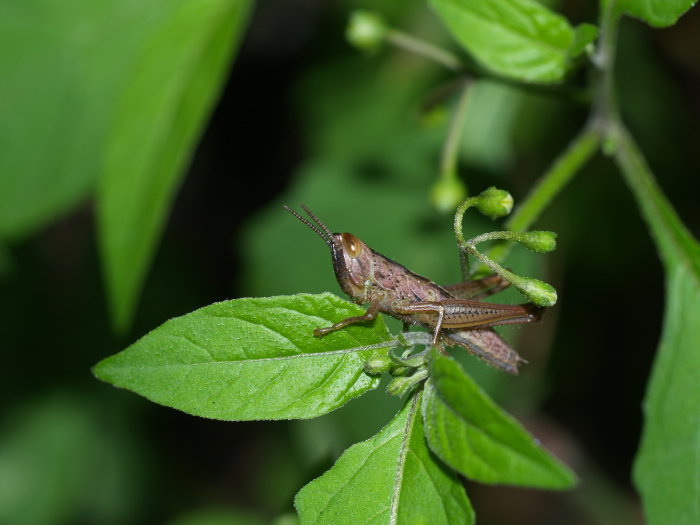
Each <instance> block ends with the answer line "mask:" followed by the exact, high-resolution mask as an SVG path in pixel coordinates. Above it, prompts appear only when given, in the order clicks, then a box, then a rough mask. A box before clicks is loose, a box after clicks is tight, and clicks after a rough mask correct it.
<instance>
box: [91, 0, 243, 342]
mask: <svg viewBox="0 0 700 525" xmlns="http://www.w3.org/2000/svg"><path fill="white" fill-rule="evenodd" d="M250 5H251V2H250V0H202V1H189V0H180V1H172V2H167V3H166V4H165V6H163V8H162V9H161V10H160V11H159V16H158V19H159V23H158V24H157V25H155V26H154V27H153V29H152V31H151V33H150V34H149V35H148V38H146V39H145V41H144V42H143V48H142V51H141V53H140V54H139V56H138V57H137V60H136V61H135V63H134V64H132V65H131V67H130V70H129V81H128V82H127V83H126V84H125V85H124V86H123V89H122V91H121V93H120V96H119V99H118V101H117V104H116V111H115V118H114V120H113V122H112V123H111V126H110V128H109V130H108V131H107V134H106V137H105V140H106V141H107V150H106V152H105V159H104V165H103V170H102V175H101V178H100V180H99V184H98V219H99V228H100V236H99V238H100V241H101V246H100V248H101V252H102V259H103V265H104V271H105V274H106V282H107V287H108V291H109V300H110V305H111V311H112V316H113V320H114V323H115V326H116V327H117V328H118V329H124V328H126V327H127V326H128V324H129V321H130V318H131V315H132V311H133V309H134V306H135V303H136V301H137V298H138V295H139V291H140V289H141V285H142V283H143V280H144V278H145V275H146V272H147V271H148V267H149V264H150V261H151V258H152V256H153V252H154V251H155V247H156V244H157V242H158V238H159V235H160V232H161V230H162V227H163V224H164V223H165V219H166V215H167V213H168V210H169V209H170V204H171V202H172V199H173V197H174V195H175V192H176V190H177V188H178V185H179V182H180V179H181V177H182V174H183V170H184V169H185V167H186V166H187V163H188V161H189V159H190V156H191V153H192V151H193V149H194V146H195V145H196V142H197V139H198V137H199V135H200V133H201V131H202V128H203V125H204V123H205V122H206V118H207V116H208V114H209V111H210V109H211V108H212V106H213V104H214V101H215V100H216V97H217V95H218V93H219V91H220V89H221V86H222V84H223V81H224V78H225V75H226V72H227V71H228V67H229V64H230V60H231V56H232V52H233V50H234V48H235V47H236V45H237V43H238V41H239V39H240V35H241V31H242V30H243V28H244V27H245V22H246V20H247V15H248V11H249V8H250Z"/></svg>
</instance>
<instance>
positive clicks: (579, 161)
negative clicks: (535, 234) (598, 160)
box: [479, 122, 600, 271]
mask: <svg viewBox="0 0 700 525" xmlns="http://www.w3.org/2000/svg"><path fill="white" fill-rule="evenodd" d="M599 144H600V130H599V128H598V126H597V125H596V124H595V123H594V122H590V123H589V124H588V125H586V127H584V128H583V130H582V131H581V132H580V133H579V134H578V135H577V136H576V138H575V139H574V140H573V141H571V143H570V144H569V146H568V147H567V148H566V150H565V151H564V152H563V153H562V154H561V155H559V157H557V159H556V160H555V161H554V163H553V164H552V166H551V167H550V168H549V170H547V172H545V174H544V175H543V176H542V178H541V179H540V180H539V182H538V183H537V184H536V185H535V187H534V188H533V189H532V190H531V191H530V193H529V194H528V196H527V197H526V198H525V200H524V201H523V202H522V204H520V205H519V206H517V207H516V209H515V212H514V213H513V215H511V217H510V219H508V221H507V222H506V224H505V226H506V229H508V230H512V231H516V232H523V231H525V230H527V229H528V228H529V227H530V226H531V225H532V224H533V223H534V222H535V221H536V220H537V218H538V217H539V216H540V215H541V214H542V212H543V211H544V210H545V209H546V208H547V206H548V205H549V203H550V202H551V201H552V199H554V198H555V197H556V196H557V194H558V193H559V192H560V191H561V190H562V189H563V188H564V186H566V184H567V183H568V182H569V181H570V180H571V179H572V178H573V176H574V175H576V173H578V171H579V170H580V169H581V168H582V167H583V166H584V165H585V164H586V162H588V160H589V159H590V158H591V157H592V156H593V155H594V154H595V153H596V151H597V150H598V146H599ZM511 247H512V245H511V243H507V242H505V243H499V244H497V245H496V246H494V247H493V248H492V249H491V250H490V251H489V257H491V258H492V259H494V260H495V261H503V260H504V259H505V258H506V256H507V255H508V253H509V252H510V249H511ZM480 270H481V269H479V271H480Z"/></svg>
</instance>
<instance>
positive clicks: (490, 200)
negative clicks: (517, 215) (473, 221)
mask: <svg viewBox="0 0 700 525" xmlns="http://www.w3.org/2000/svg"><path fill="white" fill-rule="evenodd" d="M476 209H477V210H479V211H480V212H481V213H482V214H483V215H486V216H487V217H488V218H490V219H498V218H499V217H505V216H506V215H508V214H509V213H510V211H511V210H512V209H513V197H512V196H511V195H510V193H508V192H507V191H505V190H499V189H497V188H496V187H494V186H491V187H490V188H488V189H486V190H484V191H482V192H481V193H480V194H479V196H478V198H477V200H476Z"/></svg>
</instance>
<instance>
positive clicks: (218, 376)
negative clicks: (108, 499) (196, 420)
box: [94, 294, 392, 421]
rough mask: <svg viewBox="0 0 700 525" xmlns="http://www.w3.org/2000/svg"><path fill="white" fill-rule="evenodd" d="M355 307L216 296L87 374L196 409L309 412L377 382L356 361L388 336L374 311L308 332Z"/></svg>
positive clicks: (228, 413) (233, 413)
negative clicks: (366, 317) (333, 328)
mask: <svg viewBox="0 0 700 525" xmlns="http://www.w3.org/2000/svg"><path fill="white" fill-rule="evenodd" d="M362 311H363V310H362V309H361V308H360V307H359V306H357V305H354V304H352V303H349V302H347V301H344V300H342V299H340V298H339V297H336V296H334V295H332V294H322V295H307V294H301V295H296V296H278V297H266V298H262V299H234V300H231V301H224V302H221V303H215V304H212V305H210V306H206V307H204V308H200V309H199V310H196V311H194V312H192V313H190V314H187V315H183V316H182V317H178V318H175V319H171V320H170V321H168V322H166V323H164V324H163V325H162V326H160V327H158V328H156V329H155V330H153V331H152V332H151V333H149V334H147V335H145V336H144V337H142V338H141V339H140V340H138V341H137V342H136V343H134V344H133V345H131V346H130V347H129V348H127V349H126V350H124V351H123V352H120V353H119V354H116V355H114V356H112V357H108V358H107V359H104V360H103V361H101V362H100V363H99V364H98V365H97V366H96V367H95V369H94V373H95V375H96V376H97V377H99V378H100V379H102V380H104V381H108V382H110V383H112V384H114V385H116V386H119V387H123V388H128V389H129V390H133V391H134V392H136V393H138V394H141V395H142V396H144V397H147V398H148V399H150V400H152V401H155V402H156V403H160V404H163V405H166V406H170V407H173V408H177V409H178V410H182V411H184V412H187V413H190V414H194V415H197V416H203V417H210V418H214V419H223V420H229V421H232V420H238V421H242V420H252V419H301V418H311V417H317V416H320V415H322V414H325V413H327V412H330V411H331V410H334V409H336V408H338V407H340V406H342V405H344V404H345V403H346V402H347V401H349V400H350V399H352V398H354V397H357V396H359V395H361V394H363V393H364V392H366V391H367V390H370V389H372V388H375V387H376V386H377V384H378V383H379V380H378V379H377V378H374V377H370V376H368V375H366V374H365V373H364V371H363V368H362V367H363V364H364V362H365V361H366V360H367V359H369V358H371V357H374V356H376V355H378V352H380V350H378V346H382V345H383V346H385V347H386V346H389V345H390V344H391V343H389V341H391V339H392V338H391V336H390V335H389V333H388V332H387V330H386V327H385V325H384V323H383V321H382V320H381V319H380V318H378V319H376V320H375V321H373V322H372V323H365V324H363V325H361V326H360V325H353V326H349V327H347V328H344V329H343V330H339V331H337V332H333V333H331V334H329V335H326V336H324V337H314V336H313V335H312V333H313V329H314V328H316V327H318V326H325V325H329V324H331V323H334V322H337V321H339V320H341V319H343V318H346V317H350V316H353V315H358V314H360V313H362ZM384 353H386V350H384Z"/></svg>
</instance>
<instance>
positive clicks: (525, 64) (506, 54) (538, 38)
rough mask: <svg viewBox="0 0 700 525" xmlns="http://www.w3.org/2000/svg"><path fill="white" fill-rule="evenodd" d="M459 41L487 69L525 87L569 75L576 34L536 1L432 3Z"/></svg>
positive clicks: (439, 0) (453, 0)
mask: <svg viewBox="0 0 700 525" xmlns="http://www.w3.org/2000/svg"><path fill="white" fill-rule="evenodd" d="M430 1H431V4H432V5H433V7H434V8H435V10H436V11H437V13H438V15H439V16H440V18H441V19H442V21H443V22H444V23H445V25H446V26H447V28H448V29H449V30H450V32H451V33H452V35H453V36H454V37H455V38H456V39H457V41H458V42H459V43H460V44H462V46H464V48H465V49H467V51H469V52H470V53H471V54H472V55H473V56H474V58H476V60H478V61H479V62H480V63H481V64H482V65H483V66H485V67H487V68H488V69H491V70H492V71H495V72H496V73H499V74H501V75H504V76H508V77H512V78H516V79H519V80H523V81H526V82H557V81H559V80H561V79H562V78H563V77H564V75H565V74H566V72H567V70H568V67H569V60H570V58H571V56H570V54H571V53H570V51H571V49H572V45H573V44H574V29H573V28H572V27H571V25H570V24H569V22H568V21H567V20H566V19H565V18H564V17H563V16H561V15H558V14H557V13H554V12H553V11H550V10H549V9H548V8H546V7H545V6H543V5H542V4H540V3H539V2H537V1H535V0H430Z"/></svg>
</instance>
